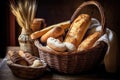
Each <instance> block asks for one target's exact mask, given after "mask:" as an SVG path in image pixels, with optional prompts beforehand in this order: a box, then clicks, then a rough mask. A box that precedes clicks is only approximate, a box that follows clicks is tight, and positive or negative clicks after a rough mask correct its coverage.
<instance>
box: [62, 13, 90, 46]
mask: <svg viewBox="0 0 120 80" xmlns="http://www.w3.org/2000/svg"><path fill="white" fill-rule="evenodd" d="M90 23H91V17H90V16H89V15H88V14H81V15H79V16H78V17H77V18H76V19H75V20H74V21H73V22H72V24H71V26H70V30H69V31H68V33H67V35H66V38H65V40H64V42H70V43H72V44H74V45H75V46H76V47H78V45H79V44H80V43H81V41H82V39H83V37H84V35H85V33H86V31H87V29H88V27H89V25H90Z"/></svg>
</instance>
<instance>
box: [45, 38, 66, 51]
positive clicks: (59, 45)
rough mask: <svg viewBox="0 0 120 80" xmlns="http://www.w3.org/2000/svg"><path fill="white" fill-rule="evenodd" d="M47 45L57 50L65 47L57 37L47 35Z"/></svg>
mask: <svg viewBox="0 0 120 80" xmlns="http://www.w3.org/2000/svg"><path fill="white" fill-rule="evenodd" d="M47 46H48V47H50V48H51V49H53V50H55V51H59V52H64V51H65V50H66V49H67V48H66V45H65V44H63V43H62V42H61V41H60V40H59V39H55V38H53V37H49V38H48V39H47Z"/></svg>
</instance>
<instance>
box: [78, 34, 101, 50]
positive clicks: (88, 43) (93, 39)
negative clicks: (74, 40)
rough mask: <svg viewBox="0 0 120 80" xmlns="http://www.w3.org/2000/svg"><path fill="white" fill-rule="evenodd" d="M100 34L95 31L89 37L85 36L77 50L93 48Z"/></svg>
mask: <svg viewBox="0 0 120 80" xmlns="http://www.w3.org/2000/svg"><path fill="white" fill-rule="evenodd" d="M100 35H101V33H100V32H95V33H93V34H91V35H89V36H88V37H87V38H85V40H83V41H82V42H81V44H80V45H79V46H78V49H77V51H78V52H79V51H83V50H86V49H89V48H91V47H92V46H93V45H94V43H95V42H96V41H97V40H98V39H99V38H100Z"/></svg>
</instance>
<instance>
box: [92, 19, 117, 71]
mask: <svg viewBox="0 0 120 80" xmlns="http://www.w3.org/2000/svg"><path fill="white" fill-rule="evenodd" d="M100 30H101V25H100V22H99V21H98V20H97V19H95V18H92V24H91V26H90V33H93V32H95V31H100ZM99 41H104V42H106V43H107V44H108V50H107V51H106V54H105V57H104V61H103V62H104V64H105V69H106V71H107V72H116V71H117V68H118V66H119V64H118V61H117V60H118V56H119V54H118V41H117V36H116V34H115V32H113V31H112V30H110V29H109V28H106V33H105V34H104V35H103V36H101V37H100V38H99V39H98V40H97V41H96V43H95V44H94V45H96V44H97V43H99Z"/></svg>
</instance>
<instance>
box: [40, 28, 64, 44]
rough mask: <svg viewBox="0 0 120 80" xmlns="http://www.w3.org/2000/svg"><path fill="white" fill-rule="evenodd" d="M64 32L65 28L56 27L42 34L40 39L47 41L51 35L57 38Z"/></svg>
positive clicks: (43, 41)
mask: <svg viewBox="0 0 120 80" xmlns="http://www.w3.org/2000/svg"><path fill="white" fill-rule="evenodd" d="M63 33H64V29H62V28H61V27H54V28H53V29H51V30H49V31H48V32H47V33H45V34H44V35H42V36H41V38H40V41H41V42H42V43H45V42H46V41H47V39H48V38H49V37H53V38H57V37H59V36H61V35H62V34H63Z"/></svg>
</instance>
